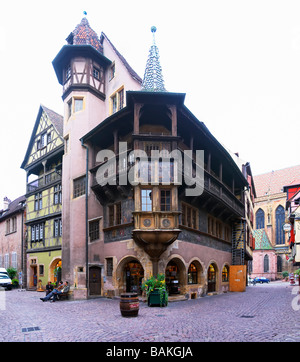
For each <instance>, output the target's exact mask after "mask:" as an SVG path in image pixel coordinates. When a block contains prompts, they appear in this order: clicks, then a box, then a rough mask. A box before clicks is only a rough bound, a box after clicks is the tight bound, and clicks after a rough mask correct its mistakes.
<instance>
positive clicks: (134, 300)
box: [120, 293, 140, 317]
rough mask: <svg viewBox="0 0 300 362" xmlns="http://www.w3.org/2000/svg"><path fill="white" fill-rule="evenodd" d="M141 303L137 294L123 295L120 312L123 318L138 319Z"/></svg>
mask: <svg viewBox="0 0 300 362" xmlns="http://www.w3.org/2000/svg"><path fill="white" fill-rule="evenodd" d="M139 308H140V302H139V298H138V295H137V293H123V294H121V299H120V311H121V314H122V316H123V317H137V315H138V313H139Z"/></svg>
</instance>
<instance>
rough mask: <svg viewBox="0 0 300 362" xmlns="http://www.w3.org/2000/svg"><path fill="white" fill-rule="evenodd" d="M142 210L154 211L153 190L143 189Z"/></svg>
mask: <svg viewBox="0 0 300 362" xmlns="http://www.w3.org/2000/svg"><path fill="white" fill-rule="evenodd" d="M141 201H142V211H152V190H141Z"/></svg>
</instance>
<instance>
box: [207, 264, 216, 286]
mask: <svg viewBox="0 0 300 362" xmlns="http://www.w3.org/2000/svg"><path fill="white" fill-rule="evenodd" d="M218 277H219V269H218V266H217V264H216V263H215V262H211V263H210V264H209V266H208V269H207V293H214V292H217V290H218V282H219V280H218Z"/></svg>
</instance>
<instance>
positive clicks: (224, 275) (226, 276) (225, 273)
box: [222, 265, 229, 282]
mask: <svg viewBox="0 0 300 362" xmlns="http://www.w3.org/2000/svg"><path fill="white" fill-rule="evenodd" d="M228 281H229V268H228V266H227V265H224V267H223V269H222V282H228Z"/></svg>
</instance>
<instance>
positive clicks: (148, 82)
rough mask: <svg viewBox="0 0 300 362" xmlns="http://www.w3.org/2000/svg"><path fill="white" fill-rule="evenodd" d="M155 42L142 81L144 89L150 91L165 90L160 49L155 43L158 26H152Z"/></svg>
mask: <svg viewBox="0 0 300 362" xmlns="http://www.w3.org/2000/svg"><path fill="white" fill-rule="evenodd" d="M151 32H152V33H153V44H152V46H151V47H150V51H149V56H148V60H147V64H146V70H145V75H144V79H143V83H142V90H143V91H149V92H165V91H166V89H165V86H164V80H163V76H162V69H161V65H160V61H159V51H158V47H157V46H156V44H155V32H156V27H155V26H152V28H151Z"/></svg>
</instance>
